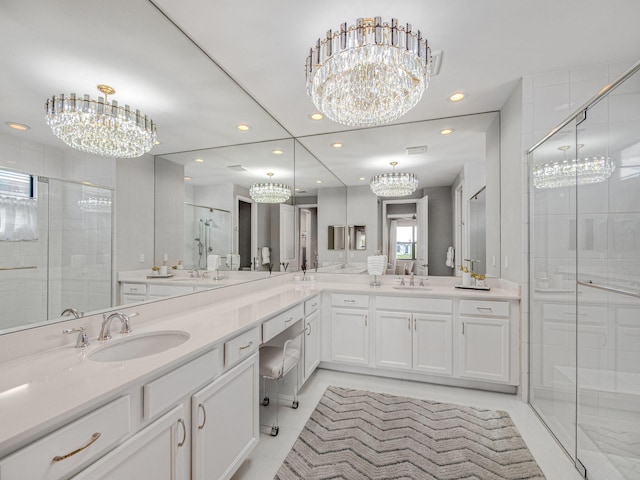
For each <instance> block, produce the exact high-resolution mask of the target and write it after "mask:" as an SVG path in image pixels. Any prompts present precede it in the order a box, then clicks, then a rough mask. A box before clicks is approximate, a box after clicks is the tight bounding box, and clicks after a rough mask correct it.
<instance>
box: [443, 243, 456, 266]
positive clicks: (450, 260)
mask: <svg viewBox="0 0 640 480" xmlns="http://www.w3.org/2000/svg"><path fill="white" fill-rule="evenodd" d="M444 264H445V265H446V266H447V267H449V268H455V266H456V264H455V250H454V249H453V247H449V248H448V249H447V260H446V261H445V262H444Z"/></svg>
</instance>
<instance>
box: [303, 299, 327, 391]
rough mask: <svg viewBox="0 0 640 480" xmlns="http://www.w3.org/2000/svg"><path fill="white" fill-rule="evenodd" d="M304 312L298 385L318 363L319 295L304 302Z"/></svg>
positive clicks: (320, 335)
mask: <svg viewBox="0 0 640 480" xmlns="http://www.w3.org/2000/svg"><path fill="white" fill-rule="evenodd" d="M304 314H305V317H304V347H303V350H304V368H303V369H302V370H301V375H300V380H301V381H300V385H302V384H304V382H306V381H307V379H308V378H309V377H310V376H311V374H312V373H313V372H314V370H315V369H316V368H317V367H318V365H319V364H320V354H321V345H322V343H321V342H322V332H321V330H320V327H321V318H320V297H319V296H316V297H313V298H311V299H309V300H307V301H306V302H305V303H304Z"/></svg>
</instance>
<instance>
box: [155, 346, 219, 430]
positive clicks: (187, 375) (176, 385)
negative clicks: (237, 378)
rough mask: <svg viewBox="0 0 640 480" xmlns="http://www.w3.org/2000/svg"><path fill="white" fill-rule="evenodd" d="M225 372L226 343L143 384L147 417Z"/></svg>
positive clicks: (160, 411)
mask: <svg viewBox="0 0 640 480" xmlns="http://www.w3.org/2000/svg"><path fill="white" fill-rule="evenodd" d="M221 373H222V347H216V348H214V349H213V350H211V351H210V352H209V353H205V354H204V355H202V356H201V357H198V358H196V359H195V360H193V361H191V362H189V363H187V364H186V365H183V366H181V367H178V368H176V369H175V370H172V371H171V372H169V373H167V374H166V375H163V376H162V377H160V378H158V379H156V380H154V381H152V382H149V383H147V384H146V385H145V386H144V387H143V395H144V412H143V415H144V418H145V420H149V419H150V418H153V417H155V416H156V415H158V414H160V413H162V412H164V411H166V410H167V409H169V408H170V407H172V406H173V405H175V404H176V403H177V402H178V400H180V399H181V398H183V397H185V396H186V395H188V394H189V393H190V392H193V391H194V390H195V389H196V388H198V387H199V386H201V385H203V384H204V383H206V382H208V381H209V380H212V379H214V378H215V377H217V376H218V375H220V374H221Z"/></svg>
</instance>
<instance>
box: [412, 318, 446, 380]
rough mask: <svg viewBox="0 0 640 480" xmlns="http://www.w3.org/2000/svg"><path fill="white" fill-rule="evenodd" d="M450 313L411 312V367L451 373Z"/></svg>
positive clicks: (423, 370) (442, 373) (426, 370)
mask: <svg viewBox="0 0 640 480" xmlns="http://www.w3.org/2000/svg"><path fill="white" fill-rule="evenodd" d="M451 328H452V320H451V316H450V315H434V314H424V313H414V314H413V329H414V330H413V368H414V370H419V371H421V372H429V373H438V374H441V375H452V374H453V344H452V341H453V340H452V337H451Z"/></svg>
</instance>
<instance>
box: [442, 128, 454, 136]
mask: <svg viewBox="0 0 640 480" xmlns="http://www.w3.org/2000/svg"><path fill="white" fill-rule="evenodd" d="M453 132H455V130H454V129H453V128H445V129H443V130H440V135H451V134H452V133H453Z"/></svg>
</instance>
